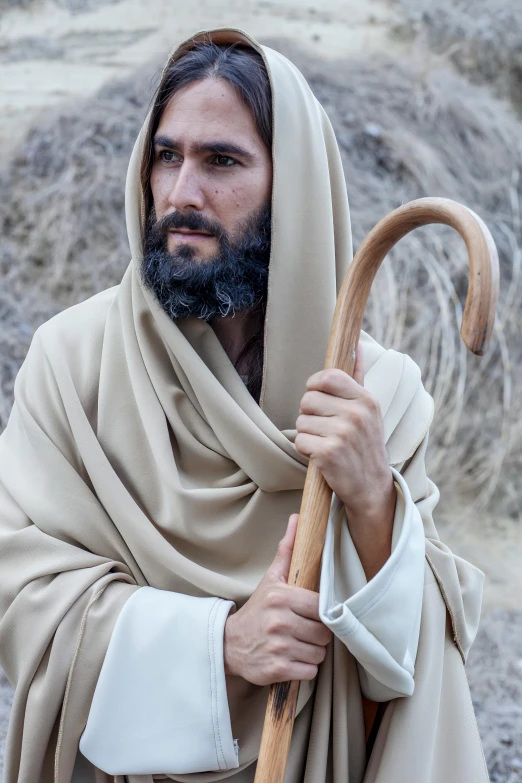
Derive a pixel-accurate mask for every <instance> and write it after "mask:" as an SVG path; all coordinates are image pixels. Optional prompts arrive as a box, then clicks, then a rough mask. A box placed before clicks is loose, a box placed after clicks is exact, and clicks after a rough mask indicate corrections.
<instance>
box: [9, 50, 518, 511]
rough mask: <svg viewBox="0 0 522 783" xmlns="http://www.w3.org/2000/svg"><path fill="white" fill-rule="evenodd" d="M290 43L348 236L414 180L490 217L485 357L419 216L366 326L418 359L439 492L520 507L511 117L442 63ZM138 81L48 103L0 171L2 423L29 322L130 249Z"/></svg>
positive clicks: (78, 294) (103, 280)
mask: <svg viewBox="0 0 522 783" xmlns="http://www.w3.org/2000/svg"><path fill="white" fill-rule="evenodd" d="M279 48H280V49H283V48H284V47H283V46H282V45H280V46H279ZM290 54H291V56H292V57H293V58H294V59H295V60H296V61H297V62H298V64H299V65H300V67H301V68H302V69H303V71H304V72H305V74H306V75H307V77H308V79H309V81H310V83H311V85H312V88H313V89H314V91H315V93H316V95H317V96H318V98H319V100H321V102H322V103H323V104H324V105H325V107H326V109H327V111H328V113H329V115H330V117H331V119H332V122H333V124H334V127H335V129H336V132H337V136H338V139H339V142H340V146H341V151H342V155H343V161H344V166H345V173H346V179H347V185H348V192H349V194H350V199H351V207H352V220H353V228H354V235H355V240H356V244H358V243H359V242H360V241H361V239H362V237H363V236H364V234H365V233H366V232H367V231H368V230H369V229H370V228H371V227H372V226H373V225H374V223H375V222H376V221H377V220H378V219H379V218H380V217H382V216H383V215H384V214H385V213H387V212H388V211H390V210H391V209H393V208H394V207H396V206H397V205H399V204H400V203H403V202H405V201H408V200H410V199H412V198H416V197H419V196H424V195H439V196H446V197H451V198H455V199H458V200H460V201H462V202H464V203H466V204H467V205H468V206H470V207H471V208H472V209H474V210H475V211H477V212H478V213H479V214H480V215H481V216H482V217H483V219H484V220H485V221H486V222H487V224H488V225H489V226H490V228H491V229H492V231H493V233H494V236H495V239H496V241H497V244H498V248H499V252H500V258H501V267H502V296H501V305H500V318H499V320H498V326H497V329H496V331H495V335H494V340H493V344H492V346H491V350H490V352H489V354H488V356H487V357H486V358H485V359H482V360H478V359H476V358H475V357H471V356H469V355H466V351H465V349H464V347H463V345H462V344H461V343H459V339H458V332H457V325H458V322H459V320H460V317H461V308H462V302H463V299H464V296H465V290H466V281H467V261H466V256H465V251H464V247H463V243H462V241H461V240H460V238H459V237H458V236H457V235H456V234H455V233H454V232H452V231H450V230H449V229H443V228H440V227H433V228H429V229H422V230H419V231H417V232H415V234H414V235H412V236H410V237H409V238H406V239H405V240H403V242H401V244H400V246H399V248H398V249H397V250H396V251H395V252H394V253H393V254H392V257H391V258H390V259H389V260H388V261H387V262H385V264H384V266H383V269H382V271H381V273H380V275H379V278H378V281H377V283H376V286H375V288H374V292H373V295H372V297H371V301H370V305H369V308H368V311H367V324H366V326H367V328H368V329H369V331H370V332H371V333H372V334H373V335H374V336H375V337H376V339H378V340H379V341H380V342H382V343H384V344H385V345H387V346H392V347H396V348H400V349H401V350H405V351H407V352H409V353H410V354H411V355H412V356H413V357H414V358H415V359H416V360H417V361H418V362H419V364H420V365H421V368H422V370H423V376H424V379H425V382H426V385H427V387H428V388H429V390H430V391H431V392H432V394H433V395H434V398H435V402H436V406H437V418H436V421H435V423H434V426H433V437H432V446H431V473H432V475H433V477H434V479H435V480H436V481H438V483H439V484H441V485H442V486H443V489H444V493H443V494H444V496H445V497H446V498H447V499H450V500H451V501H454V500H455V498H456V495H459V496H463V497H464V498H465V499H466V500H469V499H472V500H473V502H474V503H478V504H483V505H484V504H487V503H488V502H490V501H491V499H492V497H494V501H495V504H496V505H495V509H496V512H497V513H505V514H512V515H518V514H519V513H520V491H521V479H520V476H521V468H522V464H521V463H522V448H521V444H522V426H521V423H520V421H518V420H517V419H518V417H517V411H516V407H515V404H514V403H516V402H517V398H518V394H519V393H520V389H521V388H522V384H521V381H522V378H521V375H522V348H521V345H520V339H519V337H518V323H517V321H518V301H519V271H520V248H519V245H520V230H521V227H520V220H521V217H520V209H519V187H518V184H519V183H518V176H519V174H518V172H519V165H520V150H519V143H518V139H519V136H520V123H519V121H518V120H517V118H516V117H515V116H514V115H513V114H512V113H511V112H510V110H509V108H508V107H506V106H505V105H504V104H502V103H501V102H499V101H496V100H494V99H492V98H491V97H490V95H489V94H488V93H487V92H485V91H482V90H481V89H479V88H476V87H473V86H470V85H469V84H467V83H466V82H465V81H464V80H463V79H462V78H460V77H458V76H456V75H454V74H451V73H449V72H447V71H444V70H435V71H430V72H427V73H424V72H423V71H422V70H421V69H419V68H417V67H415V65H414V64H413V63H405V64H403V66H400V65H397V64H394V63H391V62H381V63H368V62H367V63H365V62H349V63H345V64H336V65H332V64H325V63H315V64H314V65H311V64H310V63H309V62H307V61H306V59H305V58H304V57H303V56H302V55H300V54H299V53H296V52H290ZM149 82H150V76H149V77H146V76H144V75H141V76H140V77H139V78H137V77H134V78H131V79H128V80H127V81H125V82H122V83H120V84H117V85H114V86H112V87H110V88H107V89H105V90H103V91H102V92H101V93H100V95H99V96H98V97H97V98H96V99H95V100H93V101H89V102H84V103H82V104H78V105H76V106H74V107H71V108H68V109H63V110H61V112H60V113H59V114H58V115H57V116H54V117H53V118H50V119H48V120H47V121H46V122H42V123H41V124H40V125H39V126H38V127H37V128H35V129H34V130H33V131H32V132H31V133H30V134H29V137H28V139H27V141H26V142H25V143H24V145H23V147H22V148H21V150H20V153H19V155H18V156H17V157H16V159H15V160H13V162H12V163H11V165H10V166H9V167H8V168H7V169H5V170H4V171H2V172H0V232H1V233H2V235H3V237H4V240H3V247H2V251H1V256H0V263H1V274H2V276H3V278H2V291H1V293H0V320H1V323H2V328H1V331H0V355H1V357H2V368H1V382H2V390H3V395H4V396H3V408H1V409H0V417H1V421H2V422H3V423H5V421H6V416H7V412H8V409H9V406H10V404H11V398H12V384H13V379H14V376H15V373H16V371H17V368H18V366H19V364H20V361H21V359H22V357H23V355H24V354H25V352H26V350H27V346H28V344H29V341H30V336H31V334H32V332H33V330H34V329H35V327H36V326H37V325H38V324H39V323H41V322H42V321H43V320H45V319H46V318H48V317H49V316H50V315H52V314H53V313H54V312H56V311H58V310H60V309H62V308H63V307H66V306H68V305H71V304H73V303H75V302H78V301H80V300H82V299H84V298H86V297H88V296H90V295H91V294H93V293H95V292H96V291H98V290H100V289H102V288H105V287H107V286H110V285H113V284H116V283H117V282H119V280H120V278H121V275H122V272H123V270H124V269H125V266H126V264H127V263H128V257H129V254H128V246H127V239H126V234H125V226H124V215H123V186H124V176H125V170H126V166H127V162H128V157H129V154H130V151H131V148H132V144H133V141H134V139H135V137H136V134H137V131H138V129H139V127H140V124H141V122H142V119H143V116H144V113H145V104H146V97H145V94H146V92H147V90H144V89H143V87H144V85H147V84H149ZM302 165H303V166H306V161H303V162H302ZM493 493H494V494H493ZM461 499H462V498H461ZM468 507H472V506H470V504H469V503H468Z"/></svg>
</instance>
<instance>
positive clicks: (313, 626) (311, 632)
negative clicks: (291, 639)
mask: <svg viewBox="0 0 522 783" xmlns="http://www.w3.org/2000/svg"><path fill="white" fill-rule="evenodd" d="M293 634H294V636H295V638H296V639H299V641H300V642H307V643H308V644H319V645H322V646H323V647H324V646H325V645H327V644H328V643H329V642H330V641H331V639H332V632H331V631H330V629H329V628H327V627H326V625H324V624H323V623H322V622H320V621H317V620H309V619H308V618H307V617H297V618H296V622H295V626H294V628H293Z"/></svg>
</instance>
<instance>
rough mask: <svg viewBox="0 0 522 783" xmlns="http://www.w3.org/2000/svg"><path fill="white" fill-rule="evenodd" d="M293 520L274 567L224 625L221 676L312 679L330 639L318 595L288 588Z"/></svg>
mask: <svg viewBox="0 0 522 783" xmlns="http://www.w3.org/2000/svg"><path fill="white" fill-rule="evenodd" d="M298 518H299V517H298V515H297V514H292V516H291V517H290V521H289V523H288V528H287V531H286V534H285V537H284V538H283V539H282V540H281V541H280V543H279V546H278V549H277V554H276V556H275V559H274V562H273V563H272V565H271V566H270V568H269V569H268V571H267V572H266V574H265V576H264V577H263V580H262V581H261V583H260V584H259V586H258V587H257V589H256V590H255V592H254V593H253V594H252V596H251V597H250V598H249V600H248V601H247V602H246V604H244V606H242V607H241V609H239V610H238V611H237V612H236V613H235V614H232V615H230V617H229V618H228V620H227V622H226V625H225V639H224V657H225V673H226V674H232V675H237V676H239V677H243V679H245V680H248V682H252V683H254V685H271V684H272V683H274V682H286V681H288V680H313V679H314V677H315V676H316V675H317V667H318V665H319V664H320V663H322V661H323V660H324V657H325V655H326V645H327V644H328V642H329V641H330V639H331V638H332V632H331V631H330V630H329V629H328V628H327V627H326V626H325V625H323V623H321V621H320V620H319V594H318V593H314V592H313V591H312V590H305V589H304V588H302V587H294V586H292V585H288V584H287V579H288V572H289V570H290V561H291V559H292V550H293V547H294V539H295V531H296V529H297V520H298Z"/></svg>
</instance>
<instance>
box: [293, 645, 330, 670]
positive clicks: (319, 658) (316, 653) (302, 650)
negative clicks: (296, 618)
mask: <svg viewBox="0 0 522 783" xmlns="http://www.w3.org/2000/svg"><path fill="white" fill-rule="evenodd" d="M325 656H326V647H323V646H322V645H318V644H307V643H306V642H295V646H294V647H293V649H292V657H293V659H294V661H295V662H296V663H311V664H314V665H315V666H318V665H319V664H320V663H322V662H323V661H324V659H325Z"/></svg>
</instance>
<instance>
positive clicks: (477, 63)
mask: <svg viewBox="0 0 522 783" xmlns="http://www.w3.org/2000/svg"><path fill="white" fill-rule="evenodd" d="M395 2H396V4H397V5H398V6H400V8H401V11H402V12H403V13H404V14H405V16H406V19H407V23H406V25H404V24H403V23H401V24H400V25H399V26H398V27H397V29H396V32H397V33H398V34H399V35H400V36H404V35H407V36H414V37H417V38H418V43H419V45H420V47H423V46H424V45H425V44H426V43H427V44H428V45H429V46H430V47H431V48H432V49H433V50H434V51H436V52H437V53H439V54H441V55H443V56H445V57H447V58H448V59H450V60H451V62H452V63H453V64H454V65H455V66H456V67H457V68H458V69H459V70H460V71H461V72H463V73H466V74H467V75H468V76H469V78H470V79H471V80H473V81H475V82H487V83H489V84H492V85H494V87H495V89H496V91H497V92H499V93H500V94H501V95H503V96H504V97H509V98H510V99H511V100H512V101H513V102H514V103H515V104H516V106H517V107H518V108H519V109H522V39H521V30H522V3H520V2H519V0H495V1H494V2H490V0H437V2H432V0H395Z"/></svg>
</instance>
